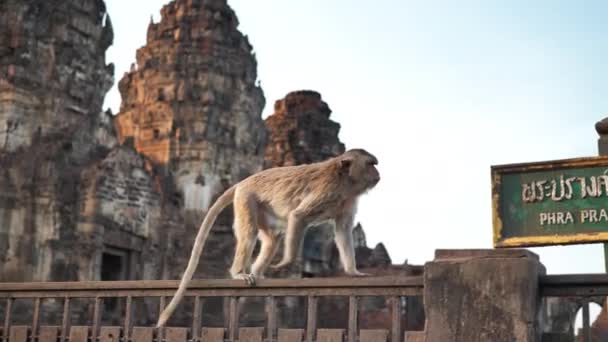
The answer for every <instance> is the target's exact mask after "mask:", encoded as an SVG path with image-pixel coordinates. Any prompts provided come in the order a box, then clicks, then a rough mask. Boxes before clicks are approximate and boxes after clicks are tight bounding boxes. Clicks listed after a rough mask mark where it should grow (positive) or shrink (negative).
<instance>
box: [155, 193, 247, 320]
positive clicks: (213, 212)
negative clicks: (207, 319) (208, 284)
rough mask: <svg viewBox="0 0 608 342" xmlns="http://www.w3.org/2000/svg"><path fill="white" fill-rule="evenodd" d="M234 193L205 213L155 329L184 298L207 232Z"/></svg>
mask: <svg viewBox="0 0 608 342" xmlns="http://www.w3.org/2000/svg"><path fill="white" fill-rule="evenodd" d="M234 192H235V187H234V186H233V187H231V188H229V189H228V190H226V191H225V192H224V193H223V194H222V195H221V196H220V197H219V198H218V199H217V201H215V203H214V204H213V205H212V206H211V208H210V209H209V211H208V212H207V215H206V216H205V219H204V220H203V223H201V226H200V228H199V230H198V234H197V235H196V240H195V241H194V246H193V247H192V254H191V255H190V261H188V267H186V271H185V272H184V275H183V277H182V281H181V282H180V283H179V287H178V288H177V292H175V295H174V296H173V299H171V302H169V305H167V307H166V308H165V310H164V311H163V312H162V313H161V314H160V317H159V318H158V323H156V327H157V328H160V327H162V326H163V325H165V323H166V322H167V320H168V319H169V317H171V314H172V313H173V311H174V310H175V308H176V307H177V304H178V303H179V301H180V300H181V299H182V297H183V296H184V293H185V292H186V288H187V287H188V283H189V282H190V280H191V279H192V276H193V275H194V271H196V266H198V260H199V258H200V256H201V252H202V251H203V246H204V245H205V241H206V240H207V237H208V236H209V232H210V231H211V227H212V226H213V223H214V222H215V219H216V218H217V216H218V215H219V214H220V212H221V211H222V210H223V209H224V208H226V207H227V206H228V205H229V204H230V203H231V202H232V199H233V198H234Z"/></svg>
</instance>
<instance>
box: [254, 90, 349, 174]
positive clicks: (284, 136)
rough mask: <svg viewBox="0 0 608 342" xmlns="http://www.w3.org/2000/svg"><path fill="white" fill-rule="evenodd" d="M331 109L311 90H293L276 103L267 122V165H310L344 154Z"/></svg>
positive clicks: (337, 125) (319, 95) (338, 129)
mask: <svg viewBox="0 0 608 342" xmlns="http://www.w3.org/2000/svg"><path fill="white" fill-rule="evenodd" d="M330 114H331V109H329V106H328V105H327V103H325V102H324V101H323V100H322V99H321V94H319V93H317V92H315V91H312V90H300V91H294V92H291V93H289V94H287V95H286V96H285V98H283V99H280V100H277V101H276V102H275V104H274V113H273V114H272V115H271V116H269V117H268V118H267V119H266V126H267V127H268V130H269V138H268V146H267V147H266V165H267V166H269V167H274V166H288V165H298V164H305V163H312V162H317V161H321V160H325V159H327V158H330V157H334V156H337V155H339V154H341V153H343V152H344V144H342V142H340V139H339V138H338V133H339V132H340V124H339V123H337V122H335V121H332V120H331V119H329V116H330Z"/></svg>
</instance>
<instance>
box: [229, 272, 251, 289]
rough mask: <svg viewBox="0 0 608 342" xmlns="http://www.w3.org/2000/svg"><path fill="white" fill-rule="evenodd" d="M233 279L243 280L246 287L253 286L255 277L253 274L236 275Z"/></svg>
mask: <svg viewBox="0 0 608 342" xmlns="http://www.w3.org/2000/svg"><path fill="white" fill-rule="evenodd" d="M234 278H235V279H243V280H244V281H245V283H247V285H249V286H255V276H254V275H253V274H245V273H240V274H237V275H236V276H235V277H234Z"/></svg>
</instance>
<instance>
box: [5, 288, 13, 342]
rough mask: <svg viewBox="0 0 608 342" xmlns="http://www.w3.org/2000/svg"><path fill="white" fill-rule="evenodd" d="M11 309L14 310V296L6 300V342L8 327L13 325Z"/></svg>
mask: <svg viewBox="0 0 608 342" xmlns="http://www.w3.org/2000/svg"><path fill="white" fill-rule="evenodd" d="M11 311H13V298H8V299H7V300H6V308H5V312H4V329H3V330H4V342H8V335H9V334H8V327H9V326H10V325H11Z"/></svg>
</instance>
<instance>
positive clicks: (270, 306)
mask: <svg viewBox="0 0 608 342" xmlns="http://www.w3.org/2000/svg"><path fill="white" fill-rule="evenodd" d="M266 300H267V304H266V305H267V310H266V312H267V315H268V316H267V317H268V327H267V330H268V332H267V333H266V335H267V337H266V338H267V340H268V342H274V331H275V328H276V325H277V324H276V319H277V317H276V303H275V300H274V296H268V298H267V299H266Z"/></svg>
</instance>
